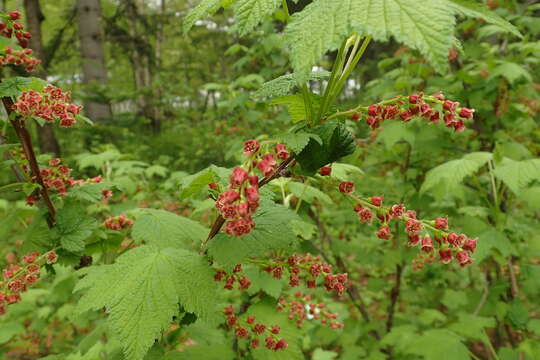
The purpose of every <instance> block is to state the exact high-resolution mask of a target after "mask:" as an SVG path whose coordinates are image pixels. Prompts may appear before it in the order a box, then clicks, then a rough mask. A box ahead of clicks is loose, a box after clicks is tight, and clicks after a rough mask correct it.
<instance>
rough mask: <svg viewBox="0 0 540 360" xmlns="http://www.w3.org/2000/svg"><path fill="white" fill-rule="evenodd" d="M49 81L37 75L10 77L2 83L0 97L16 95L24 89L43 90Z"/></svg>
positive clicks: (0, 84)
mask: <svg viewBox="0 0 540 360" xmlns="http://www.w3.org/2000/svg"><path fill="white" fill-rule="evenodd" d="M45 85H47V82H46V81H45V80H43V79H40V78H36V77H20V76H15V77H10V78H9V79H6V80H3V81H2V82H1V83H0V97H6V96H7V97H12V96H13V97H16V96H19V95H20V93H21V92H22V91H28V90H36V91H42V90H43V87H45Z"/></svg>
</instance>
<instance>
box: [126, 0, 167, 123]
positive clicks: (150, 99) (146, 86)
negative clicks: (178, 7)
mask: <svg viewBox="0 0 540 360" xmlns="http://www.w3.org/2000/svg"><path fill="white" fill-rule="evenodd" d="M126 1H127V15H128V18H129V22H130V24H131V27H130V29H129V34H130V36H131V38H132V39H139V40H138V41H133V43H132V45H133V50H132V51H133V53H134V56H133V61H132V63H133V71H134V76H135V87H136V88H137V90H138V92H139V96H138V98H137V105H138V108H139V112H140V114H142V115H143V116H144V117H145V118H147V119H149V120H150V125H151V127H152V130H153V131H154V132H159V131H160V129H161V113H160V112H159V109H158V107H157V106H156V105H155V103H154V102H155V100H156V98H157V96H159V94H157V93H156V91H155V89H153V83H154V67H155V66H156V59H155V58H154V57H155V55H156V50H155V49H154V48H153V47H152V42H151V41H150V39H149V36H148V34H147V31H146V29H143V30H142V31H140V25H141V23H143V21H142V19H144V14H143V12H144V10H145V7H144V2H141V4H140V5H139V4H138V3H137V0H126ZM162 4H163V3H162ZM162 9H163V7H162ZM158 37H159V35H158ZM158 41H159V40H158ZM158 47H159V45H158ZM158 56H159V55H158ZM158 99H159V98H158Z"/></svg>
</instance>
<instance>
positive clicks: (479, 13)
mask: <svg viewBox="0 0 540 360" xmlns="http://www.w3.org/2000/svg"><path fill="white" fill-rule="evenodd" d="M447 2H448V4H449V5H450V8H452V9H453V10H454V11H455V12H456V13H458V14H462V15H465V16H469V17H474V18H481V19H484V20H485V21H486V22H488V23H490V24H493V25H497V26H499V27H501V28H502V29H504V30H505V31H507V32H509V33H512V34H514V35H516V36H518V37H519V38H523V35H521V33H520V32H519V30H518V29H517V28H516V27H515V26H514V25H512V24H510V23H509V22H508V21H506V20H504V19H503V18H502V17H500V16H499V15H497V13H495V12H494V11H492V10H490V9H489V8H488V7H487V6H486V4H483V3H479V2H477V1H475V0H447Z"/></svg>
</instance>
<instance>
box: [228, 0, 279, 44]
mask: <svg viewBox="0 0 540 360" xmlns="http://www.w3.org/2000/svg"><path fill="white" fill-rule="evenodd" d="M280 4H281V0H236V2H235V3H234V16H235V17H236V21H237V22H238V23H237V26H238V30H239V32H240V36H244V35H246V34H247V33H248V32H250V31H251V30H253V29H254V28H255V27H256V26H257V25H258V24H259V23H260V22H261V21H262V20H263V19H264V18H265V17H266V16H268V15H271V14H272V13H273V12H274V11H275V10H276V9H277V8H278V7H279V5H280Z"/></svg>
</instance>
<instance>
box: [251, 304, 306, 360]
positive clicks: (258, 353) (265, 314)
mask: <svg viewBox="0 0 540 360" xmlns="http://www.w3.org/2000/svg"><path fill="white" fill-rule="evenodd" d="M276 305H277V304H276V301H275V300H274V299H272V298H270V297H265V298H263V299H262V300H261V301H260V302H258V303H256V304H254V305H252V306H250V307H249V309H248V310H247V313H246V315H245V316H255V319H257V321H260V322H261V323H263V324H267V325H269V326H272V325H278V326H279V327H280V328H281V331H280V333H279V337H280V338H283V339H286V340H287V343H288V344H289V346H288V347H287V348H285V349H284V350H280V351H268V349H266V348H264V346H260V347H259V348H258V349H255V350H254V351H253V355H254V358H255V359H257V360H304V359H305V357H304V355H303V353H302V350H301V349H300V340H301V338H302V334H303V333H302V331H300V330H299V329H298V328H297V327H296V325H295V323H294V322H293V321H290V320H289V319H288V318H287V315H286V314H285V313H284V312H276Z"/></svg>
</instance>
